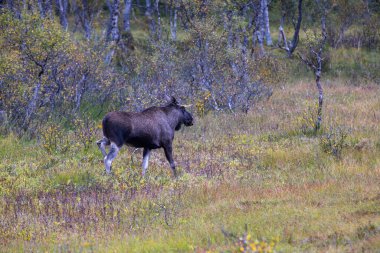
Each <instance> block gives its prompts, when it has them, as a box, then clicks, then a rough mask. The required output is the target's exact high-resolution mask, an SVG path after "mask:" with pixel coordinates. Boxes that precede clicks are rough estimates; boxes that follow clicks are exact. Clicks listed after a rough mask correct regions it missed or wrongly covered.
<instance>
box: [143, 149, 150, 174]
mask: <svg viewBox="0 0 380 253" xmlns="http://www.w3.org/2000/svg"><path fill="white" fill-rule="evenodd" d="M149 155H150V149H149V148H144V152H143V163H142V175H143V176H145V173H146V170H147V169H148V163H149Z"/></svg>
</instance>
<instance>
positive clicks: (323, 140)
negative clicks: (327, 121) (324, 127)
mask: <svg viewBox="0 0 380 253" xmlns="http://www.w3.org/2000/svg"><path fill="white" fill-rule="evenodd" d="M348 136H349V131H347V130H346V129H345V128H342V127H335V128H331V129H330V130H329V131H328V132H327V133H325V134H323V135H322V136H321V137H320V142H319V145H320V147H321V149H322V151H323V152H325V153H326V154H330V155H333V156H335V157H336V158H341V156H342V151H343V149H344V148H346V147H347V145H348V143H347V137H348Z"/></svg>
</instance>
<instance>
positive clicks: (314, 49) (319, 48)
mask: <svg viewBox="0 0 380 253" xmlns="http://www.w3.org/2000/svg"><path fill="white" fill-rule="evenodd" d="M315 2H316V4H317V7H318V8H319V12H320V15H321V18H320V22H321V35H320V37H317V36H315V37H314V38H312V39H311V40H309V42H308V47H309V53H308V55H307V56H306V55H302V54H298V55H299V57H300V59H301V60H302V61H303V62H304V63H305V64H306V65H307V66H308V67H309V68H310V69H311V70H312V71H313V72H314V75H315V82H316V86H317V89H318V107H317V118H316V120H315V131H318V130H319V129H320V128H321V124H322V108H323V100H324V95H323V87H322V84H321V77H322V64H323V60H324V59H323V50H324V47H325V45H326V40H327V31H326V14H327V7H326V1H325V0H315Z"/></svg>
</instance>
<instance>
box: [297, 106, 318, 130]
mask: <svg viewBox="0 0 380 253" xmlns="http://www.w3.org/2000/svg"><path fill="white" fill-rule="evenodd" d="M304 104H305V105H304V108H305V109H304V111H303V112H302V113H301V115H300V116H298V118H297V124H298V125H299V126H300V129H301V132H302V133H303V134H305V135H308V134H314V133H315V129H316V118H317V114H318V102H316V103H315V102H314V103H312V102H310V101H308V102H306V103H304Z"/></svg>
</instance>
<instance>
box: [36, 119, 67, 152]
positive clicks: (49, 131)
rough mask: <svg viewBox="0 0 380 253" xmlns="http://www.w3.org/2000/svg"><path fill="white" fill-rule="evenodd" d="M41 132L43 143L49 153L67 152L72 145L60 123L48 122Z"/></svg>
mask: <svg viewBox="0 0 380 253" xmlns="http://www.w3.org/2000/svg"><path fill="white" fill-rule="evenodd" d="M40 133H41V134H40V142H41V145H42V147H43V148H44V149H45V150H46V152H48V153H49V154H54V153H66V152H67V151H68V150H69V148H70V147H71V145H72V142H71V140H70V138H67V133H66V132H65V131H64V129H63V128H62V127H61V125H60V124H56V123H50V124H46V125H45V126H44V128H43V129H41V130H40Z"/></svg>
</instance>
